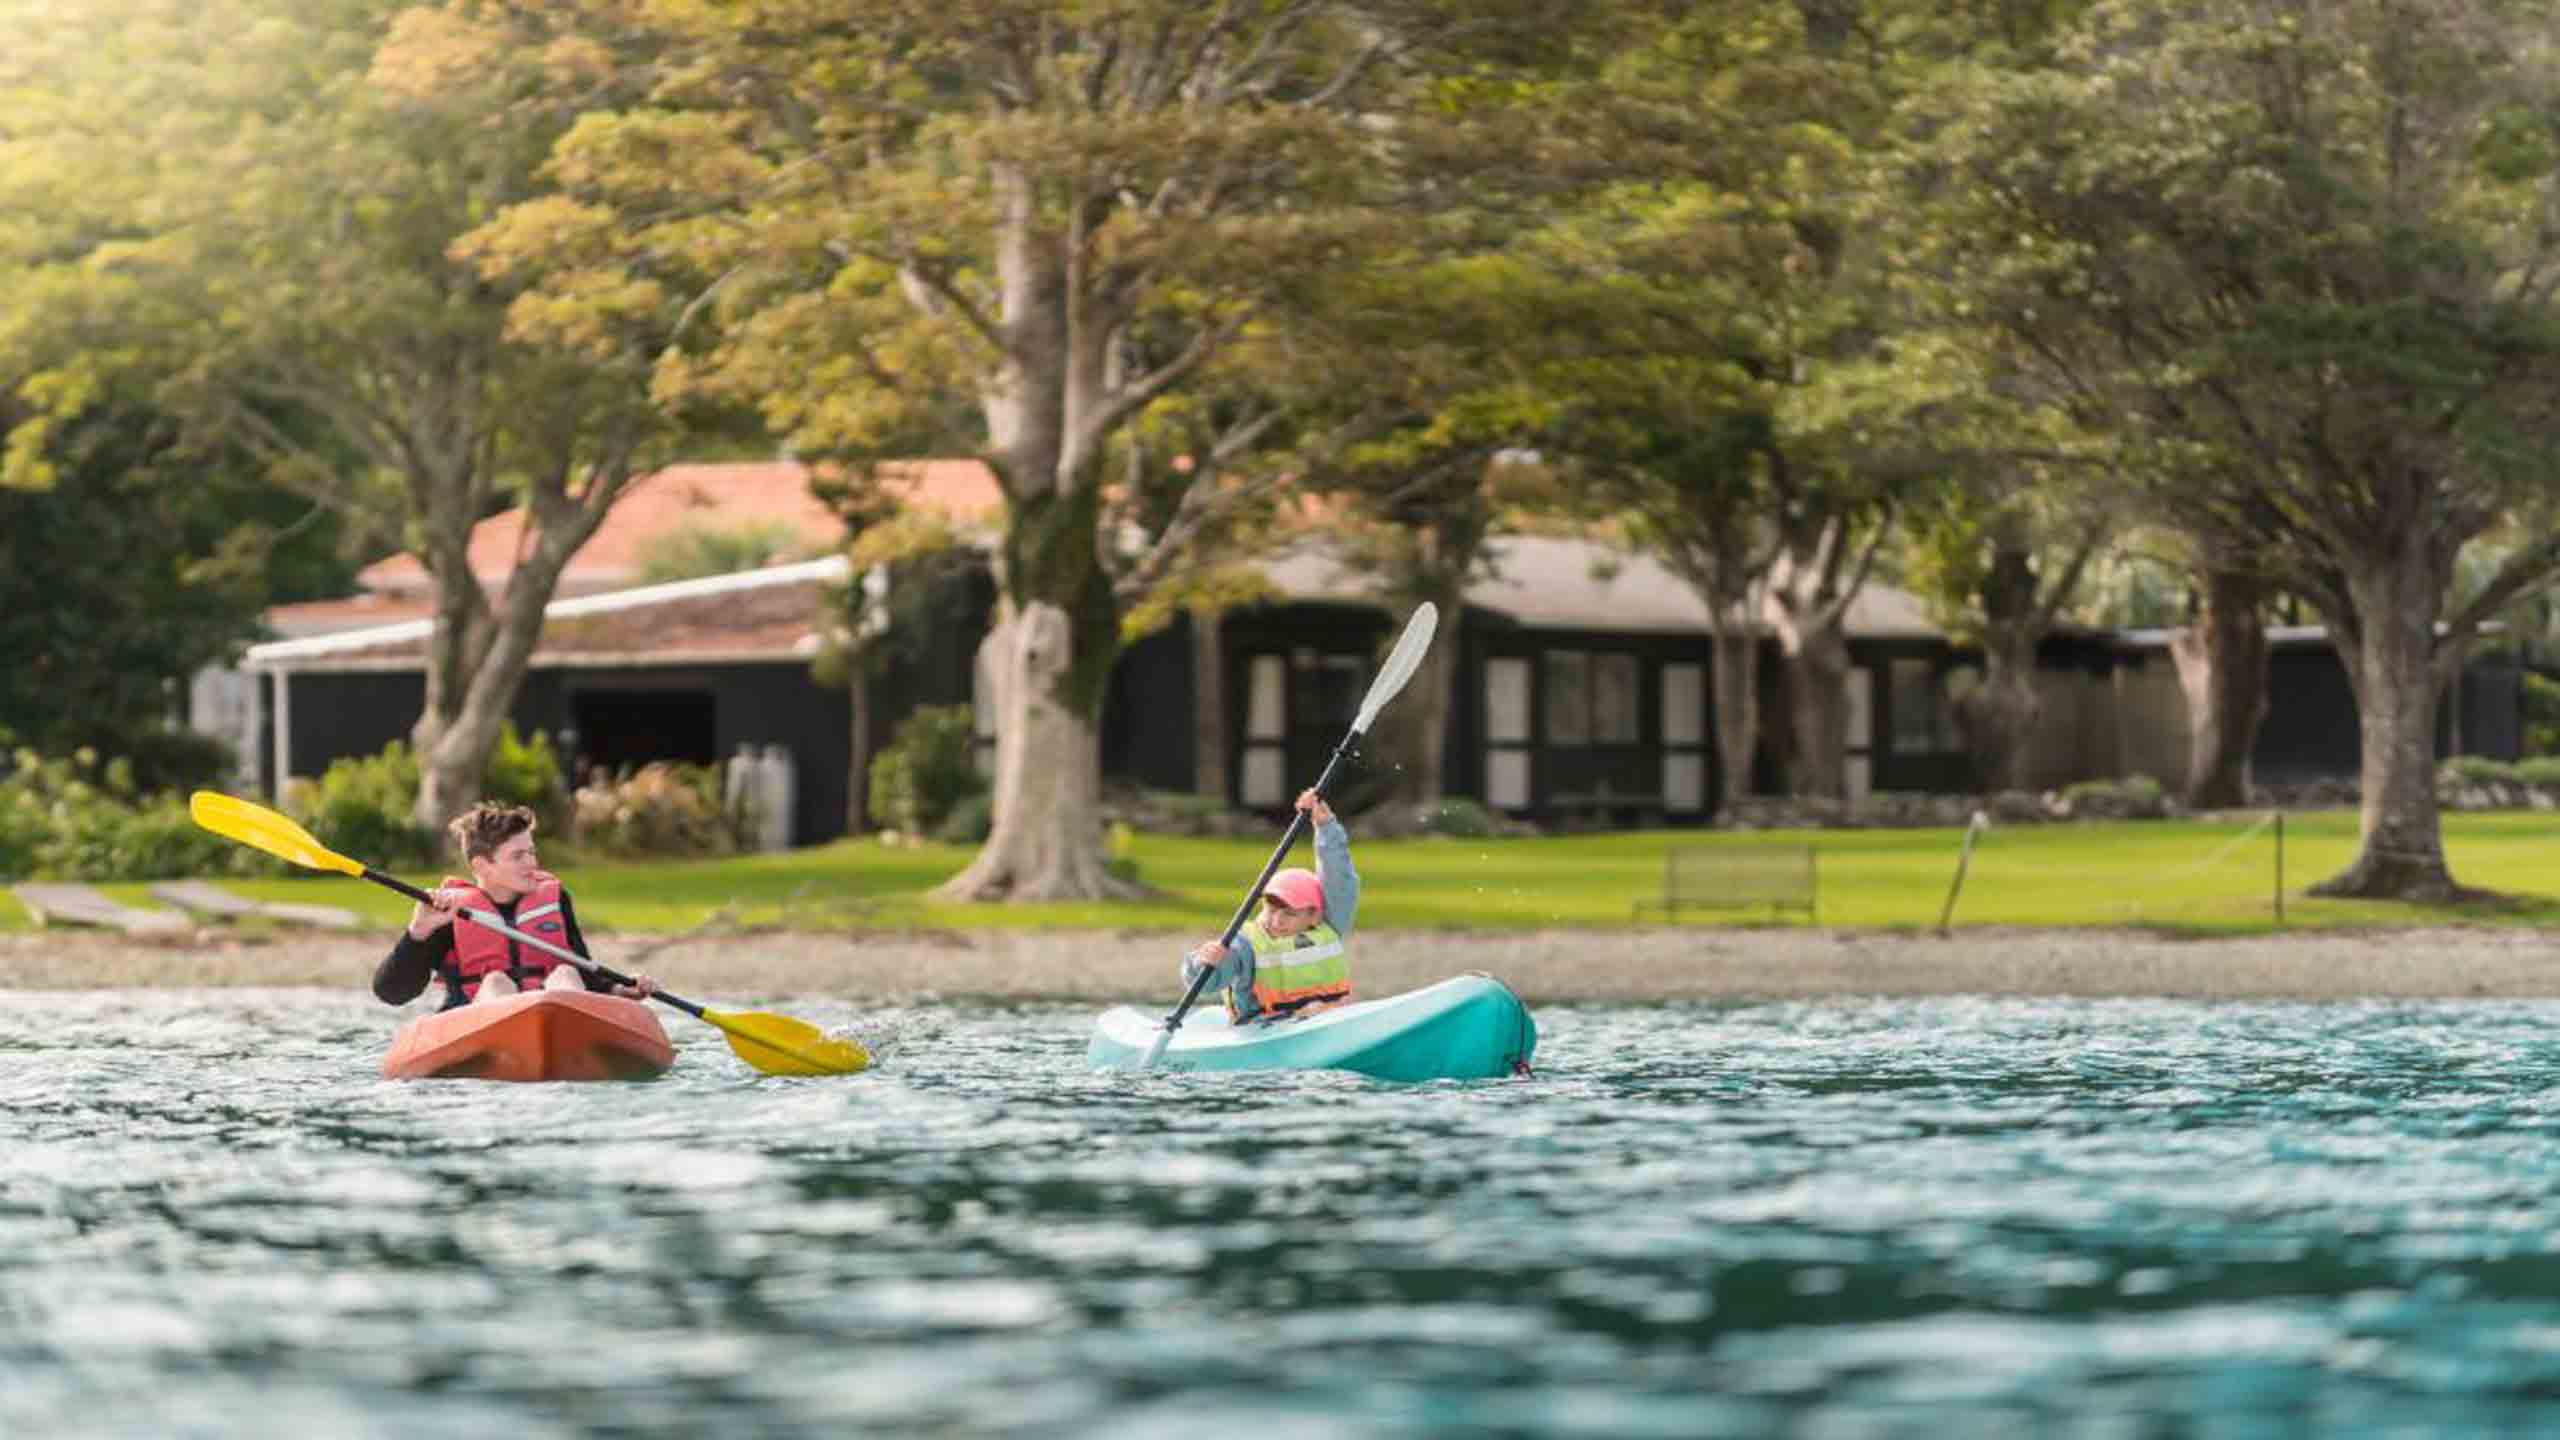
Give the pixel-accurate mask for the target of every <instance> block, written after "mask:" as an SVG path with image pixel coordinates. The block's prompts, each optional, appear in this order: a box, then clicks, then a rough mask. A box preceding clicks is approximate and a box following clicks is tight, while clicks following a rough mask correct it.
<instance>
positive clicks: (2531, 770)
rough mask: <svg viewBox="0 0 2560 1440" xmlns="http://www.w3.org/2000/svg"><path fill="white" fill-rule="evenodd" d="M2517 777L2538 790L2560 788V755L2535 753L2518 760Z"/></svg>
mask: <svg viewBox="0 0 2560 1440" xmlns="http://www.w3.org/2000/svg"><path fill="white" fill-rule="evenodd" d="M2516 778H2517V779H2519V780H2521V781H2523V782H2524V783H2525V784H2527V785H2530V786H2532V787H2534V788H2535V789H2537V790H2560V755H2535V756H2530V757H2528V758H2526V759H2523V760H2519V761H2517V762H2516Z"/></svg>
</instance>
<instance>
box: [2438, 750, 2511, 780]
mask: <svg viewBox="0 0 2560 1440" xmlns="http://www.w3.org/2000/svg"><path fill="white" fill-rule="evenodd" d="M2436 779H2437V781H2438V782H2440V783H2447V784H2454V785H2520V784H2523V783H2524V777H2523V776H2522V775H2520V774H2518V773H2517V771H2516V767H2515V766H2513V765H2510V764H2508V763H2507V762H2506V761H2504V760H2492V759H2490V758H2489V757H2488V756H2486V755H2454V756H2450V757H2448V758H2447V759H2445V760H2444V761H2443V763H2441V764H2439V765H2438V766H2437V767H2436Z"/></svg>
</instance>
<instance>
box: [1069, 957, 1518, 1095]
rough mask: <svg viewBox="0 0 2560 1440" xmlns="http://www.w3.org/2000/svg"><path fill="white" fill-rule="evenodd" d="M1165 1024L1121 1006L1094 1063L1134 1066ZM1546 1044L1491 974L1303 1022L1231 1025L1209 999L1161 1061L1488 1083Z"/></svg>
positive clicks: (1109, 1020)
mask: <svg viewBox="0 0 2560 1440" xmlns="http://www.w3.org/2000/svg"><path fill="white" fill-rule="evenodd" d="M1163 1024H1164V1017H1163V1016H1162V1015H1161V1014H1155V1015H1150V1014H1148V1013H1147V1012H1145V1011H1143V1010H1138V1009H1135V1008H1133V1007H1131V1006H1127V1005H1120V1006H1115V1007H1113V1008H1112V1009H1109V1010H1106V1011H1104V1012H1103V1013H1102V1018H1101V1019H1099V1020H1097V1021H1095V1022H1094V1026H1093V1043H1092V1044H1091V1045H1089V1046H1087V1047H1086V1049H1085V1055H1084V1058H1085V1063H1086V1064H1088V1065H1090V1066H1092V1067H1093V1068H1094V1069H1096V1070H1130V1069H1135V1068H1136V1067H1137V1065H1138V1063H1139V1062H1140V1061H1141V1060H1143V1059H1144V1058H1145V1057H1146V1053H1147V1046H1148V1045H1149V1044H1150V1043H1151V1042H1152V1041H1153V1040H1154V1039H1155V1037H1156V1034H1157V1031H1158V1030H1159V1029H1160V1028H1161V1027H1162V1025H1163ZM1537 1048H1538V1027H1537V1025H1536V1024H1535V1023H1533V1022H1532V1021H1531V1020H1530V1019H1529V1007H1527V1006H1525V1005H1523V1004H1521V1003H1520V997H1519V996H1517V995H1514V994H1512V993H1511V988H1510V987H1509V986H1507V985H1505V984H1503V983H1502V982H1501V981H1499V980H1496V979H1494V978H1493V977H1492V976H1489V975H1460V976H1458V977H1457V978H1455V979H1451V980H1443V981H1441V982H1440V983H1439V984H1437V985H1431V986H1426V987H1424V988H1423V989H1420V990H1412V991H1408V992H1406V993H1405V994H1402V995H1391V996H1389V997H1387V998H1386V999H1384V1000H1360V1001H1355V1002H1353V1003H1351V1004H1349V1005H1336V1006H1334V1007H1333V1008H1331V1009H1329V1010H1323V1011H1319V1012H1317V1013H1316V1014H1314V1015H1310V1016H1308V1017H1307V1018H1306V1019H1303V1020H1282V1021H1279V1022H1277V1023H1274V1024H1263V1023H1259V1022H1247V1023H1245V1024H1243V1025H1236V1024H1233V1023H1230V1022H1229V1021H1228V1019H1227V1013H1226V1007H1225V1006H1223V1005H1219V1004H1216V1003H1214V1002H1211V1001H1203V1002H1201V1003H1200V1004H1198V1005H1195V1006H1193V1007H1192V1010H1191V1013H1190V1014H1189V1015H1187V1016H1185V1017H1183V1022H1182V1028H1181V1029H1180V1030H1177V1031H1175V1032H1174V1035H1173V1042H1172V1043H1171V1044H1169V1045H1167V1046H1166V1047H1165V1052H1164V1055H1163V1056H1162V1057H1161V1058H1160V1059H1158V1060H1157V1061H1156V1066H1155V1068H1157V1069H1159V1070H1352V1071H1357V1072H1358V1073H1360V1074H1362V1075H1369V1076H1374V1077H1375V1078H1377V1079H1380V1080H1410V1081H1418V1080H1487V1079H1493V1078H1496V1077H1499V1076H1504V1075H1511V1074H1525V1073H1527V1071H1528V1068H1529V1057H1530V1055H1531V1054H1533V1053H1535V1052H1536V1050H1537Z"/></svg>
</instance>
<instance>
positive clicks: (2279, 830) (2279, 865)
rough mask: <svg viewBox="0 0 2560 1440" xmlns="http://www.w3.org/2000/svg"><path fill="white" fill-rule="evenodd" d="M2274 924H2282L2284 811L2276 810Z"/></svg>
mask: <svg viewBox="0 0 2560 1440" xmlns="http://www.w3.org/2000/svg"><path fill="white" fill-rule="evenodd" d="M2276 924H2278V925H2282V924H2284V812H2283V811H2281V810H2279V811H2277V812H2276Z"/></svg>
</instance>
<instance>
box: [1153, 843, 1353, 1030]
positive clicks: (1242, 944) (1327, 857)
mask: <svg viewBox="0 0 2560 1440" xmlns="http://www.w3.org/2000/svg"><path fill="white" fill-rule="evenodd" d="M1316 878H1317V879H1319V880H1322V881H1323V882H1324V923H1326V924H1327V925H1330V926H1332V927H1333V928H1334V931H1335V932H1336V933H1337V934H1339V935H1341V936H1342V938H1343V939H1344V940H1346V941H1347V940H1349V939H1350V938H1351V917H1352V916H1353V915H1354V914H1355V913H1357V912H1358V910H1359V909H1360V873H1359V872H1358V871H1356V870H1354V869H1352V868H1351V832H1349V831H1347V830H1345V829H1343V828H1342V822H1341V821H1340V820H1332V821H1328V822H1326V823H1324V824H1322V825H1318V826H1317V827H1316ZM1345 959H1346V961H1347V960H1348V957H1347V956H1346V957H1345ZM1199 973H1200V962H1199V961H1197V960H1195V959H1193V958H1191V957H1190V956H1189V955H1185V956H1183V957H1182V983H1183V984H1184V985H1185V986H1188V985H1190V983H1191V981H1192V977H1194V976H1196V975H1198V974H1199ZM1221 991H1224V992H1226V995H1228V996H1232V997H1234V1003H1233V1010H1234V1013H1235V1014H1237V1015H1239V1016H1245V1017H1250V1016H1251V1015H1252V1014H1253V1013H1254V1012H1255V1011H1257V1010H1259V1009H1261V1008H1262V1007H1261V1005H1260V1004H1259V1003H1257V1002H1256V1001H1255V1000H1254V998H1253V946H1251V945H1250V944H1247V943H1246V941H1245V938H1244V936H1243V935H1242V934H1238V935H1237V936H1236V938H1234V939H1233V940H1230V941H1228V942H1227V958H1226V959H1224V960H1222V961H1220V962H1218V967H1217V969H1216V970H1215V971H1213V972H1211V974H1210V976H1209V983H1208V984H1207V985H1205V986H1203V987H1201V990H1200V1001H1201V1003H1203V1004H1206V1003H1208V1002H1209V1001H1210V1000H1212V999H1224V998H1225V996H1221V995H1220V993H1219V992H1221Z"/></svg>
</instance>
